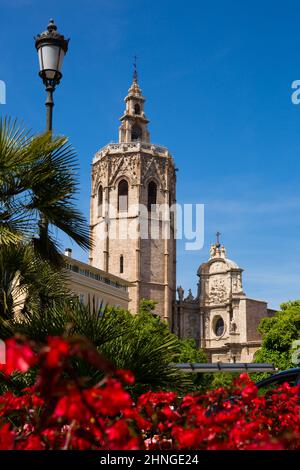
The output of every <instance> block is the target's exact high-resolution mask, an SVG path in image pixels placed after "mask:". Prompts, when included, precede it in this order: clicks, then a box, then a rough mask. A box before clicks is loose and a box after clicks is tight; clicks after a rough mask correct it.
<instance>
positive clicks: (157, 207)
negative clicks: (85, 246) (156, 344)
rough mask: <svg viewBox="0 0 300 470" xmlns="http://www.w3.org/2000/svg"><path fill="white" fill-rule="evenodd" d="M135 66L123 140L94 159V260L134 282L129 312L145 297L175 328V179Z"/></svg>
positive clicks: (120, 134)
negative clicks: (152, 128)
mask: <svg viewBox="0 0 300 470" xmlns="http://www.w3.org/2000/svg"><path fill="white" fill-rule="evenodd" d="M144 104H145V98H144V97H143V95H142V91H141V89H140V87H139V85H138V79H137V72H136V69H135V71H134V75H133V82H132V85H131V87H130V88H129V90H128V94H127V96H126V98H125V105H126V106H125V111H124V114H123V116H122V117H121V118H120V121H121V125H120V127H119V142H118V143H115V144H108V145H106V146H105V147H103V148H102V149H101V150H99V151H98V152H97V153H96V155H95V156H94V159H93V163H92V194H91V205H90V221H91V234H92V237H93V240H94V246H93V248H92V249H91V252H90V263H91V264H92V265H93V266H95V267H98V268H100V269H102V270H105V271H107V272H110V273H112V274H115V275H117V276H120V277H124V279H126V280H128V281H130V282H131V283H132V287H130V288H129V296H130V310H131V311H132V312H137V311H138V308H139V303H140V300H141V299H142V298H146V299H152V300H154V301H156V302H157V308H156V312H157V313H158V314H159V315H160V316H161V317H162V319H164V320H166V321H168V322H169V324H170V326H172V321H173V309H174V303H175V287H176V241H175V232H174V230H175V229H174V214H173V212H172V210H171V211H170V210H169V209H170V207H171V206H172V205H173V204H175V202H176V177H175V167H174V161H173V158H172V156H171V155H170V153H169V151H168V149H167V148H166V147H161V146H158V145H154V144H152V143H151V141H150V134H149V130H148V123H149V121H148V119H147V118H146V115H145V111H144Z"/></svg>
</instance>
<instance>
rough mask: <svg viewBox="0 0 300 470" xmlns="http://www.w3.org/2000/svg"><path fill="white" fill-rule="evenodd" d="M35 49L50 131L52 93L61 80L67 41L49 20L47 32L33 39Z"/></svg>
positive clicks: (47, 126)
mask: <svg viewBox="0 0 300 470" xmlns="http://www.w3.org/2000/svg"><path fill="white" fill-rule="evenodd" d="M34 39H35V47H36V49H37V52H38V57H39V64H40V72H39V75H40V77H41V78H42V80H43V83H44V85H45V88H46V91H47V100H46V110H47V121H46V129H47V131H52V114H53V106H54V102H53V92H54V90H55V87H56V86H57V85H58V84H59V82H60V80H61V78H62V73H61V69H62V64H63V60H64V57H65V54H66V52H67V50H68V44H69V39H65V37H64V36H63V35H62V34H60V33H59V32H58V31H57V26H56V25H55V24H54V21H53V20H50V22H49V24H48V27H47V31H44V32H43V33H41V34H38V35H37V36H36V37H35V38H34Z"/></svg>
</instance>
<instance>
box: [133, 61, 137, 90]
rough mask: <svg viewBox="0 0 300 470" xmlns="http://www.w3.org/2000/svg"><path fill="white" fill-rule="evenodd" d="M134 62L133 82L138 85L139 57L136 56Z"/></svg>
mask: <svg viewBox="0 0 300 470" xmlns="http://www.w3.org/2000/svg"><path fill="white" fill-rule="evenodd" d="M133 60H134V62H133V81H134V82H135V83H137V80H138V73H137V56H136V55H135V56H134V57H133Z"/></svg>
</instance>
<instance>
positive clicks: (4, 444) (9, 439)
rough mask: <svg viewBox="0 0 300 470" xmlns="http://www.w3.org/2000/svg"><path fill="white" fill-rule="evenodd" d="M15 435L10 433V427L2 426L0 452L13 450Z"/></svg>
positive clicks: (0, 429)
mask: <svg viewBox="0 0 300 470" xmlns="http://www.w3.org/2000/svg"><path fill="white" fill-rule="evenodd" d="M14 441H15V433H14V432H13V431H11V429H10V425H9V424H8V423H7V424H4V425H3V426H2V427H1V428H0V450H12V449H13V448H14Z"/></svg>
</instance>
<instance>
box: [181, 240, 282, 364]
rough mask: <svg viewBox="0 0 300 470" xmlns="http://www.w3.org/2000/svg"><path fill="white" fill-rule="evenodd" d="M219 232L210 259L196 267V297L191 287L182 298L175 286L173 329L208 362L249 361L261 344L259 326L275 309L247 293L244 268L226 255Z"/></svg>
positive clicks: (182, 291)
mask: <svg viewBox="0 0 300 470" xmlns="http://www.w3.org/2000/svg"><path fill="white" fill-rule="evenodd" d="M219 235H220V234H219V233H217V241H216V243H215V244H214V245H211V248H210V258H209V260H208V261H207V262H206V263H203V264H201V266H200V267H199V269H198V272H197V275H198V277H199V282H198V292H197V295H196V297H195V298H194V297H193V295H192V292H191V290H189V293H188V295H187V297H184V290H183V289H182V287H178V289H177V291H178V301H177V302H176V308H175V322H174V324H175V328H174V330H175V333H176V334H177V335H178V336H180V337H181V338H194V339H195V341H196V343H197V344H198V345H199V346H201V347H202V348H203V349H204V351H205V352H206V355H207V357H208V360H209V361H211V362H219V361H220V362H250V361H252V359H253V356H254V353H255V352H256V351H257V350H258V349H259V348H260V347H261V337H260V335H259V333H258V331H257V328H258V325H259V323H260V321H261V319H262V318H264V317H268V316H271V315H273V314H274V311H273V310H270V309H268V307H267V303H266V302H264V301H261V300H254V299H249V298H248V297H247V296H246V294H245V292H244V290H243V282H242V272H243V269H241V268H240V267H239V266H238V265H237V264H236V263H235V262H234V261H232V260H231V259H229V258H227V254H226V249H225V247H224V246H221V244H220V241H219Z"/></svg>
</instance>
